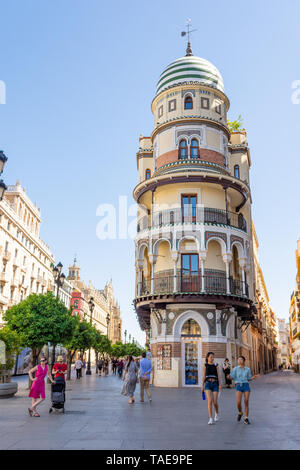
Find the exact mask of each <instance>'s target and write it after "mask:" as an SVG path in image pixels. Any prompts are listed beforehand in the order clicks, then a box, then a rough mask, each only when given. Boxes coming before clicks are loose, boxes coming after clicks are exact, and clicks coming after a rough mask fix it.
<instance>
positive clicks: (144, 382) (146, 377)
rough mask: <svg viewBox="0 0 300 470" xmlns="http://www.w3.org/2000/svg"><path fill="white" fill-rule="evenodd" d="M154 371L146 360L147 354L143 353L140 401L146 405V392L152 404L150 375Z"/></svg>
mask: <svg viewBox="0 0 300 470" xmlns="http://www.w3.org/2000/svg"><path fill="white" fill-rule="evenodd" d="M151 371H152V363H151V361H149V359H146V353H145V352H143V353H142V360H141V362H140V401H141V403H144V392H145V391H146V393H147V396H148V398H149V402H150V403H151V402H152V398H151V393H150V390H149V382H150V374H151Z"/></svg>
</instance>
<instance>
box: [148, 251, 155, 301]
mask: <svg viewBox="0 0 300 470" xmlns="http://www.w3.org/2000/svg"><path fill="white" fill-rule="evenodd" d="M156 260H157V255H154V254H153V253H149V262H150V264H151V294H154V266H155V263H156Z"/></svg>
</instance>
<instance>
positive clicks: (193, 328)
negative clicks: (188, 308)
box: [181, 318, 201, 336]
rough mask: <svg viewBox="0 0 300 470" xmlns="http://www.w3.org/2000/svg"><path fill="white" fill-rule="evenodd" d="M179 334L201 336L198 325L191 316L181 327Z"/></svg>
mask: <svg viewBox="0 0 300 470" xmlns="http://www.w3.org/2000/svg"><path fill="white" fill-rule="evenodd" d="M181 336H201V329H200V326H199V325H198V323H197V322H196V321H195V320H193V319H192V318H191V319H189V320H187V321H186V322H185V324H184V325H183V327H182V329H181Z"/></svg>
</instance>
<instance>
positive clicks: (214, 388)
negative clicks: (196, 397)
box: [204, 382, 219, 392]
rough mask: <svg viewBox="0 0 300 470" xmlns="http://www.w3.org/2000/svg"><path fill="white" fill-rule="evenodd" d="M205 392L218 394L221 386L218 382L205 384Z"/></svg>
mask: <svg viewBox="0 0 300 470" xmlns="http://www.w3.org/2000/svg"><path fill="white" fill-rule="evenodd" d="M204 390H210V391H211V392H218V391H219V384H218V382H205V385H204Z"/></svg>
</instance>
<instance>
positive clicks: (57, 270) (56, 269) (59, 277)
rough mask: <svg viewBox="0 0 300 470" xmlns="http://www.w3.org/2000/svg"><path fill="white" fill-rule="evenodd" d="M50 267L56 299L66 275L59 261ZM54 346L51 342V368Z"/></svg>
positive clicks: (53, 359) (53, 360)
mask: <svg viewBox="0 0 300 470" xmlns="http://www.w3.org/2000/svg"><path fill="white" fill-rule="evenodd" d="M51 267H52V272H53V277H54V282H55V284H56V287H57V289H56V298H57V299H58V298H59V288H60V287H62V286H63V284H64V281H65V279H66V276H65V275H64V273H62V268H63V265H62V264H61V262H59V263H58V264H57V265H56V266H53V265H52V266H51ZM55 348H56V344H53V345H52V367H51V370H52V369H53V366H54V364H55Z"/></svg>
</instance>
